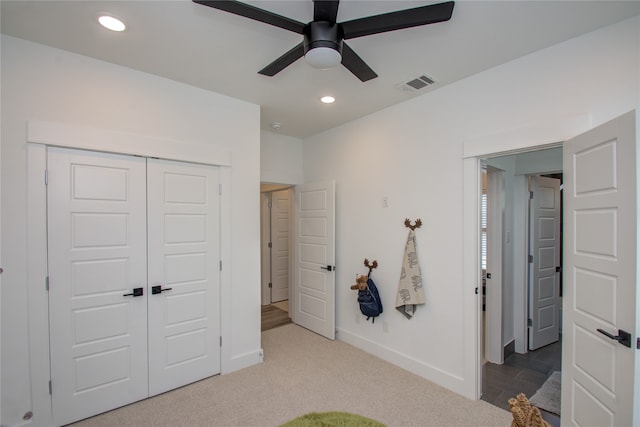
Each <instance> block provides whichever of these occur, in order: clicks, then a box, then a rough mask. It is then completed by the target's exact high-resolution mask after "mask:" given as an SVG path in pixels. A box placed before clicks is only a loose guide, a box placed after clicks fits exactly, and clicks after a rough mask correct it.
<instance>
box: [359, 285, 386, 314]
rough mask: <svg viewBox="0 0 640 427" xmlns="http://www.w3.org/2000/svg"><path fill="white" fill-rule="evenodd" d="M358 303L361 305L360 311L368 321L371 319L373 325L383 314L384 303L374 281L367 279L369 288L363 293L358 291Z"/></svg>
mask: <svg viewBox="0 0 640 427" xmlns="http://www.w3.org/2000/svg"><path fill="white" fill-rule="evenodd" d="M358 303H359V304H360V311H361V312H362V314H364V315H365V316H367V320H369V319H371V323H375V321H376V317H378V316H379V315H380V313H382V301H381V300H380V294H379V293H378V288H377V287H376V284H375V283H373V280H371V279H367V288H366V289H365V290H363V291H358Z"/></svg>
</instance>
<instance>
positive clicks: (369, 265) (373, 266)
mask: <svg viewBox="0 0 640 427" xmlns="http://www.w3.org/2000/svg"><path fill="white" fill-rule="evenodd" d="M364 265H365V266H366V267H367V268H368V269H369V276H370V275H371V270H373V269H374V268H378V261H376V260H375V259H374V260H373V262H372V263H371V264H369V260H368V259H367V258H365V259H364Z"/></svg>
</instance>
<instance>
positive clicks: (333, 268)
mask: <svg viewBox="0 0 640 427" xmlns="http://www.w3.org/2000/svg"><path fill="white" fill-rule="evenodd" d="M320 268H321V269H323V270H328V271H333V270H335V269H336V268H335V267H334V266H331V265H327V266H326V267H322V266H320Z"/></svg>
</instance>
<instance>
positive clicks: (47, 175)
mask: <svg viewBox="0 0 640 427" xmlns="http://www.w3.org/2000/svg"><path fill="white" fill-rule="evenodd" d="M44 185H49V170H48V169H45V170H44Z"/></svg>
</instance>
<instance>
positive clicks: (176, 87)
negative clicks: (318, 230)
mask: <svg viewBox="0 0 640 427" xmlns="http://www.w3.org/2000/svg"><path fill="white" fill-rule="evenodd" d="M1 47H2V98H1V101H2V134H1V136H2V145H1V148H2V171H1V172H2V181H1V182H2V191H1V195H2V215H1V219H2V224H1V233H2V242H1V246H2V259H1V263H0V264H1V265H2V266H3V267H4V269H5V273H4V274H3V278H2V417H3V418H2V420H1V422H2V424H6V425H19V424H20V423H22V417H23V414H25V413H26V412H27V411H30V410H32V404H33V401H32V396H33V395H34V393H35V395H38V393H39V390H38V391H35V390H32V389H31V383H30V382H29V380H30V378H31V377H32V374H33V372H31V371H30V364H29V362H30V359H29V355H30V351H31V352H32V354H33V352H46V351H47V349H48V347H47V343H46V342H42V343H41V346H40V347H39V348H31V349H30V348H29V341H28V337H29V325H28V323H27V320H28V308H29V306H28V301H27V286H26V283H27V274H28V272H27V259H26V258H27V239H26V235H27V231H28V230H27V220H26V218H27V213H28V206H27V172H28V171H27V155H26V145H27V144H26V129H27V126H26V124H27V121H28V120H36V121H44V122H53V123H60V124H65V125H71V126H80V127H90V128H96V129H104V130H109V131H117V132H127V133H131V134H139V135H143V136H145V137H150V138H156V139H158V140H168V141H174V144H175V143H177V144H178V145H179V144H180V142H181V141H184V142H185V143H187V142H188V143H190V144H195V145H207V146H210V145H213V146H215V147H217V148H219V149H220V150H222V151H227V152H229V153H230V157H231V173H230V181H231V187H232V189H233V197H231V206H230V212H229V216H230V218H231V228H230V231H229V235H230V237H231V243H230V251H231V259H229V260H223V261H224V262H225V263H224V265H225V266H228V267H227V268H230V274H229V277H230V282H229V283H223V284H222V295H223V298H224V297H225V296H226V300H223V302H222V303H223V306H224V312H223V314H222V330H223V334H225V337H224V344H225V345H224V347H223V356H222V357H223V360H222V370H223V373H224V372H228V371H232V370H235V369H239V368H242V367H244V366H247V365H249V364H253V363H257V362H259V361H260V360H261V356H260V355H261V350H260V311H259V310H258V306H259V305H260V295H259V287H258V283H259V282H260V258H259V257H260V252H259V245H260V236H259V211H260V209H259V185H260V131H259V121H260V117H259V115H260V112H259V107H258V106H257V105H253V104H249V103H246V102H242V101H238V100H234V99H232V98H228V97H225V96H222V95H218V94H215V93H212V92H207V91H204V90H201V89H197V88H194V87H191V86H187V85H184V84H179V83H176V82H173V81H170V80H167V79H163V78H159V77H156V76H152V75H149V74H145V73H141V72H137V71H133V70H131V69H127V68H123V67H120V66H116V65H112V64H108V63H105V62H101V61H97V60H94V59H90V58H87V57H84V56H79V55H75V54H71V53H68V52H65V51H61V50H57V49H52V48H49V47H45V46H43V45H39V44H34V43H30V42H26V41H23V40H20V39H16V38H12V37H7V36H4V35H3V36H2V45H1ZM185 147H186V145H185ZM175 151H176V155H179V153H178V151H180V150H175ZM227 190H229V189H227ZM247 307H249V308H250V307H255V310H251V309H247ZM31 309H32V310H33V309H35V310H46V307H32V308H31ZM46 381H48V378H47V379H46ZM46 381H45V382H43V384H46ZM34 415H35V417H36V418H38V416H39V418H40V419H42V414H37V413H36V414H34Z"/></svg>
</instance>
